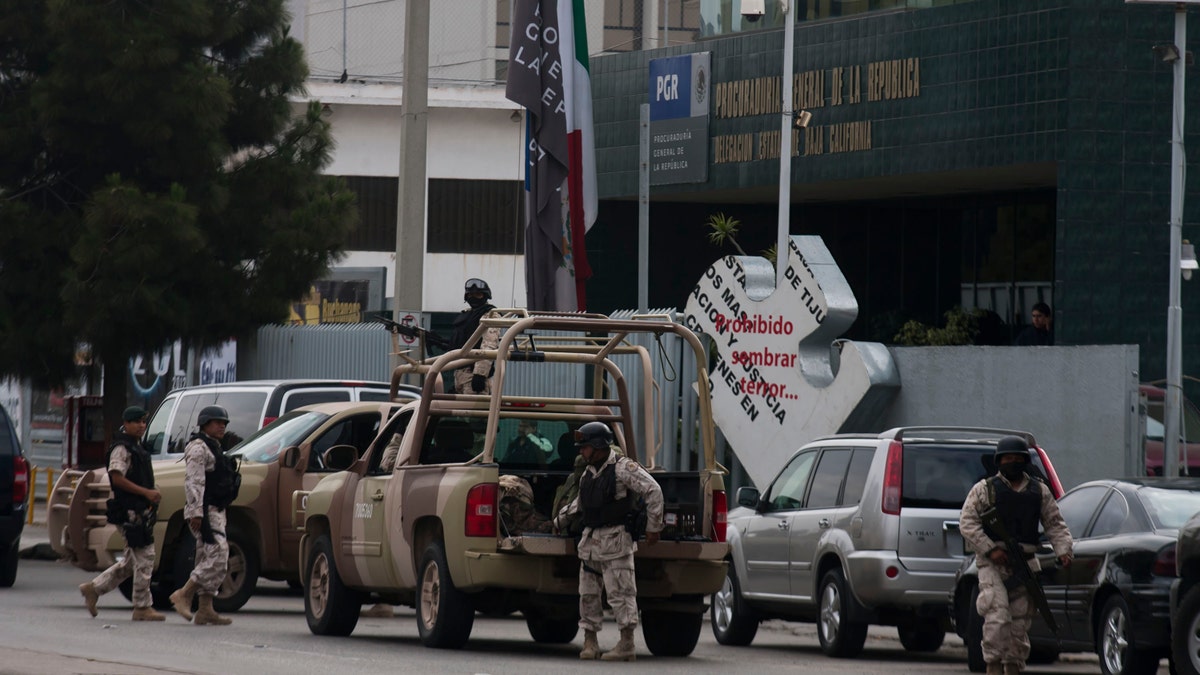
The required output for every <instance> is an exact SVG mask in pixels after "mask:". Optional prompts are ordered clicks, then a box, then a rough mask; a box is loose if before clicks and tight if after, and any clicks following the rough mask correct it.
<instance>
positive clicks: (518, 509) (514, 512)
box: [500, 474, 553, 537]
mask: <svg viewBox="0 0 1200 675" xmlns="http://www.w3.org/2000/svg"><path fill="white" fill-rule="evenodd" d="M500 523H501V525H502V526H503V527H504V534H505V536H510V537H512V536H516V535H519V534H524V533H526V532H550V531H551V530H552V529H553V527H552V524H551V522H550V519H549V518H547V517H546V516H544V515H542V514H540V513H538V512H537V510H536V508H535V507H534V504H533V487H531V486H530V485H529V481H527V480H525V479H524V478H521V477H520V476H513V475H508V474H506V475H503V476H500Z"/></svg>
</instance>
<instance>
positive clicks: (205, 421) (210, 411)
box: [171, 405, 232, 626]
mask: <svg viewBox="0 0 1200 675" xmlns="http://www.w3.org/2000/svg"><path fill="white" fill-rule="evenodd" d="M196 421H197V423H198V425H199V427H200V431H199V433H196V434H193V435H192V439H191V440H190V441H188V444H187V446H186V447H185V448H184V450H183V461H184V463H185V466H186V474H185V477H184V483H183V488H184V492H185V493H186V495H187V504H186V505H185V506H184V508H183V517H184V520H186V521H187V524H188V527H189V528H190V529H191V531H192V534H193V536H194V537H195V538H196V564H195V567H193V569H192V573H191V575H190V576H189V577H188V580H187V583H186V584H185V585H184V586H183V588H180V589H179V590H177V591H175V592H174V593H172V594H171V603H172V604H173V605H175V611H177V612H179V614H180V615H181V616H183V618H185V619H187V620H189V621H192V620H193V616H192V611H191V610H192V598H193V597H194V596H195V595H196V594H197V593H198V594H199V596H200V608H199V609H198V610H197V611H196V613H195V619H194V622H195V624H196V625H198V626H201V625H205V624H211V625H216V626H226V625H229V624H230V623H231V620H230V619H228V618H226V617H223V616H221V615H220V614H217V612H216V610H215V609H213V604H212V603H213V596H214V595H216V594H217V591H218V590H219V589H220V587H221V582H223V581H224V580H225V574H226V572H227V570H228V567H229V542H228V540H227V539H226V533H225V524H226V520H225V506H226V504H221V505H220V506H218V505H215V504H214V503H212V502H213V501H214V495H213V494H212V493H213V487H215V486H216V485H218V484H220V483H221V482H222V481H221V478H222V477H221V476H219V475H218V473H219V472H223V471H227V470H228V469H229V468H228V466H227V464H226V462H228V461H229V460H228V459H227V458H226V457H225V456H224V452H223V450H222V448H221V445H220V441H221V438H222V437H223V436H224V435H225V427H226V426H227V425H228V424H229V414H228V413H227V412H225V409H224V408H222V407H220V406H215V405H214V406H208V407H206V408H204V409H203V410H201V411H200V414H199V415H198V416H197V420H196ZM210 483H211V485H210ZM230 500H232V498H230ZM220 501H225V500H224V499H223V498H221V499H220Z"/></svg>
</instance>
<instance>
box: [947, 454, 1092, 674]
mask: <svg viewBox="0 0 1200 675" xmlns="http://www.w3.org/2000/svg"><path fill="white" fill-rule="evenodd" d="M995 457H996V468H997V469H998V471H997V474H996V475H995V476H989V477H987V478H984V479H983V480H981V481H979V482H978V483H976V484H975V486H974V487H972V488H971V491H970V492H969V493H968V494H967V500H966V502H964V503H963V508H962V514H961V516H960V517H959V531H960V532H961V533H962V536H963V538H964V539H966V540H967V541H969V542H970V543H971V545H972V546H973V547H974V549H975V564H976V566H978V568H979V600H978V601H977V602H976V609H977V610H978V611H979V614H980V616H982V617H983V645H982V646H983V660H984V661H986V662H987V672H988V675H1017V674H1018V673H1020V672H1021V671H1022V670H1024V669H1025V659H1027V658H1029V624H1030V623H1031V622H1032V621H1033V612H1034V611H1035V608H1034V606H1033V603H1032V602H1030V598H1029V591H1028V590H1027V589H1026V588H1025V586H1023V585H1014V584H1007V583H1006V582H1008V581H1009V580H1010V579H1011V578H1012V577H1013V565H1014V563H1015V562H1018V561H1011V560H1009V559H1008V555H1009V554H1008V550H1007V548H1006V546H1005V544H1004V541H1003V539H1002V537H1003V535H1000V534H998V533H997V532H994V531H992V530H991V529H990V528H988V527H987V526H986V525H984V522H983V517H982V516H981V515H980V514H984V513H985V512H987V511H988V510H989V509H991V508H993V507H994V508H995V509H996V511H997V516H998V519H999V522H1001V523H1003V528H1002V529H1004V530H1005V531H1006V532H1007V533H1008V534H1009V536H1011V537H1013V538H1015V539H1016V541H1017V542H1018V543H1019V544H1020V548H1021V550H1022V552H1023V554H1024V555H1023V557H1025V558H1026V559H1028V561H1029V563H1033V564H1036V563H1037V559H1036V558H1035V557H1034V552H1035V551H1036V550H1037V544H1038V523H1041V524H1042V527H1043V529H1044V530H1045V532H1046V536H1047V537H1048V538H1049V539H1050V544H1051V545H1052V546H1054V553H1055V555H1056V556H1058V562H1059V563H1060V564H1062V565H1063V566H1064V567H1065V566H1067V565H1070V564H1071V552H1072V543H1071V532H1070V531H1069V530H1068V529H1067V524H1066V522H1065V521H1063V517H1062V514H1061V513H1060V512H1059V510H1058V502H1056V501H1054V494H1053V493H1051V492H1050V488H1049V487H1047V486H1046V484H1045V483H1043V482H1042V481H1040V480H1038V479H1037V478H1034V477H1032V476H1030V475H1029V474H1027V473H1026V472H1025V467H1026V466H1027V465H1028V464H1029V445H1028V444H1027V443H1026V442H1025V439H1023V438H1021V437H1019V436H1005V437H1004V438H1001V439H1000V441H999V442H998V443H996V454H995ZM1036 571H1037V570H1036V569H1034V570H1033V572H1034V573H1035V574H1036ZM1009 586H1012V587H1011V588H1010V587H1009Z"/></svg>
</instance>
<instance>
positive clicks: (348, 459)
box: [321, 445, 358, 471]
mask: <svg viewBox="0 0 1200 675" xmlns="http://www.w3.org/2000/svg"><path fill="white" fill-rule="evenodd" d="M321 461H322V462H324V463H325V468H326V469H329V470H330V471H345V470H346V469H349V468H350V467H351V466H353V464H354V463H355V462H357V461H358V448H356V447H354V446H353V445H335V446H333V447H332V448H330V449H328V450H326V451H325V454H324V455H321Z"/></svg>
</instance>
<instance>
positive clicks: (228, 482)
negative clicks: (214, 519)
mask: <svg viewBox="0 0 1200 675" xmlns="http://www.w3.org/2000/svg"><path fill="white" fill-rule="evenodd" d="M197 438H198V439H200V440H202V441H204V445H206V446H207V447H208V451H209V452H211V453H212V456H213V459H214V460H216V461H215V462H213V470H212V471H210V472H209V473H208V475H207V476H205V477H204V505H205V506H214V507H216V508H218V509H224V508H225V507H227V506H229V505H230V504H232V503H233V500H235V499H237V496H238V491H239V490H241V487H242V475H241V474H240V473H238V465H237V461H236V460H234V459H233V458H232V457H230V456H228V455H226V454H225V451H224V449H222V448H221V444H220V443H218V442H217V440H216V439H215V438H212V437H211V436H208V435H207V434H201V433H195V434H192V440H196V439H197Z"/></svg>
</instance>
